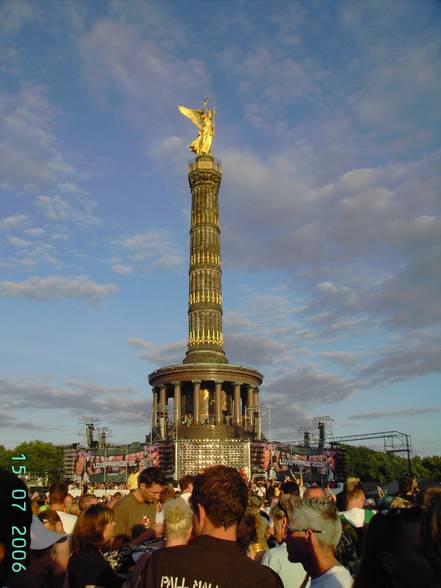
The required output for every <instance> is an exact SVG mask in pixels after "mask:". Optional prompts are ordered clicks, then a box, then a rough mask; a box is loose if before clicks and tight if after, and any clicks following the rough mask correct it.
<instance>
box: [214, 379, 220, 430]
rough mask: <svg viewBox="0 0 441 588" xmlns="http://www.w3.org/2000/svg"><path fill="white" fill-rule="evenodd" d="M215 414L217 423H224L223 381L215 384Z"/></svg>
mask: <svg viewBox="0 0 441 588" xmlns="http://www.w3.org/2000/svg"><path fill="white" fill-rule="evenodd" d="M214 414H215V424H216V425H221V424H222V382H215V384H214Z"/></svg>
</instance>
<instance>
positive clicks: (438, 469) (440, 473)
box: [421, 455, 441, 482]
mask: <svg viewBox="0 0 441 588" xmlns="http://www.w3.org/2000/svg"><path fill="white" fill-rule="evenodd" d="M421 464H422V466H423V467H424V468H425V469H426V470H427V471H428V472H429V475H428V477H429V478H431V479H432V480H434V481H435V482H441V456H440V455H432V456H431V457H429V456H428V457H423V458H422V460H421Z"/></svg>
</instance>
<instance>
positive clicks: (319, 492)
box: [303, 486, 326, 498]
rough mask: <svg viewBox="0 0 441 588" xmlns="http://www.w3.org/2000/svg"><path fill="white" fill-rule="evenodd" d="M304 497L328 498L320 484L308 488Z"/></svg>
mask: <svg viewBox="0 0 441 588" xmlns="http://www.w3.org/2000/svg"><path fill="white" fill-rule="evenodd" d="M303 498H326V493H325V491H324V489H323V488H320V487H319V486H311V488H306V490H305V492H304V493H303Z"/></svg>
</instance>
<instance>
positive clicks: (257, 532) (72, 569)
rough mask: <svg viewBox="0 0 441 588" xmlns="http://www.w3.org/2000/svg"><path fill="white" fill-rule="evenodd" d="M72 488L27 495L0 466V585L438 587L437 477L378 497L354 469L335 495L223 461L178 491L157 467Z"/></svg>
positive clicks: (440, 516) (440, 499) (440, 513)
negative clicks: (121, 484) (125, 483)
mask: <svg viewBox="0 0 441 588" xmlns="http://www.w3.org/2000/svg"><path fill="white" fill-rule="evenodd" d="M69 489H70V488H69V486H68V485H67V484H66V483H64V482H56V483H54V484H52V485H51V486H50V488H49V493H48V495H47V496H42V495H38V494H37V495H35V494H33V493H32V492H29V490H28V489H27V488H26V485H25V483H24V482H23V481H22V480H21V479H19V478H18V477H17V476H15V475H14V474H12V473H10V472H8V471H6V470H0V505H1V509H0V514H1V520H0V586H1V587H4V588H26V587H29V588H31V587H32V588H84V587H86V588H94V587H95V588H100V587H101V588H102V587H109V588H120V587H123V588H259V587H261V588H306V587H309V586H311V587H312V588H350V587H354V588H400V587H402V588H407V587H409V588H413V587H415V588H419V587H424V588H426V587H427V588H435V587H437V586H441V487H440V486H433V487H429V488H425V489H424V490H423V491H420V490H419V489H418V485H417V483H416V480H415V478H414V477H413V476H411V475H404V476H402V477H401V478H400V480H399V492H398V493H397V495H396V496H394V497H387V496H384V495H382V493H381V491H380V493H379V495H378V496H377V497H376V499H374V498H373V497H369V498H367V497H366V495H365V492H364V488H363V485H362V484H361V482H360V481H359V480H358V479H356V478H349V479H348V480H347V481H346V483H345V484H344V487H343V488H342V489H341V491H340V492H339V493H337V492H336V491H335V490H332V489H330V488H329V487H326V488H323V487H320V486H319V485H317V484H312V485H309V486H304V485H303V482H302V480H296V479H289V478H287V479H286V480H285V481H284V482H278V481H275V480H266V481H260V482H259V483H257V484H256V483H254V482H249V481H247V480H246V479H245V478H244V476H243V475H242V474H241V473H240V472H238V471H237V470H235V469H233V468H230V467H227V466H223V465H218V466H213V467H211V468H208V469H207V470H205V471H204V472H202V473H200V474H198V475H196V476H185V477H184V478H183V479H182V480H180V482H179V488H178V489H176V488H174V487H173V486H171V485H169V484H167V483H166V481H165V479H164V476H163V474H162V472H161V470H160V469H159V468H155V467H152V468H146V469H144V470H143V471H141V472H140V473H139V475H138V478H137V486H136V487H135V488H134V489H133V490H131V491H129V492H127V493H124V492H123V491H122V490H123V489H120V490H119V489H117V490H115V489H113V491H112V492H109V493H108V495H104V496H101V497H98V496H96V495H95V494H94V492H93V489H92V488H90V487H89V488H83V493H82V494H81V495H80V496H78V497H73V496H72V495H71V494H70V493H69ZM108 490H109V491H110V490H111V489H110V488H108ZM24 495H26V498H25V500H23V506H24V507H22V508H17V504H15V503H14V500H15V498H16V497H18V496H24ZM11 497H12V498H11ZM15 502H17V500H16V501H15ZM14 507H15V508H14ZM14 529H15V530H16V531H17V533H19V534H17V536H16V538H18V537H21V538H22V540H21V541H18V542H17V541H15V539H16V538H14ZM17 545H18V547H17ZM18 564H21V565H18Z"/></svg>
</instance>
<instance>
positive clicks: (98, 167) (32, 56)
mask: <svg viewBox="0 0 441 588" xmlns="http://www.w3.org/2000/svg"><path fill="white" fill-rule="evenodd" d="M440 25H441V5H440V4H439V3H438V2H431V1H429V0H425V1H423V2H410V1H401V2H394V1H392V0H391V1H384V2H380V1H377V2H370V1H363V2H361V1H360V2H354V1H350V2H349V1H348V2H344V1H343V2H337V1H332V2H328V1H326V2H320V1H311V2H292V1H291V2H271V3H268V2H259V1H256V0H253V2H247V1H241V2H233V1H223V2H221V1H210V2H209V3H207V2H202V1H201V2H199V1H189V2H185V3H184V2H179V1H175V2H166V1H162V2H147V1H144V2H137V1H126V2H118V1H115V2H111V1H109V2H104V1H101V2H81V1H75V2H74V1H70V2H63V1H59V2H43V1H39V2H26V1H19V0H16V1H12V2H9V1H3V2H2V3H1V5H0V39H1V40H0V316H1V338H0V391H1V395H0V428H1V432H0V443H3V444H5V445H6V446H13V445H15V444H17V443H18V442H20V441H23V440H31V439H35V438H40V439H44V440H48V441H53V442H66V443H70V442H75V441H77V440H78V439H79V437H78V433H79V430H80V425H79V419H80V418H81V417H82V416H84V415H88V416H89V415H93V416H98V417H101V419H102V424H103V425H106V426H108V427H110V428H111V429H112V438H111V440H112V441H114V442H130V441H134V440H142V439H143V438H144V435H145V433H147V432H148V428H149V412H150V397H151V392H150V389H149V386H148V383H147V374H148V373H149V372H151V371H153V370H154V369H156V368H157V367H160V366H163V365H167V364H170V363H174V362H180V361H182V359H183V357H184V353H185V348H186V344H185V341H186V333H187V322H186V310H187V307H186V305H187V296H188V284H187V265H188V228H189V212H190V204H191V201H190V191H189V187H188V181H187V163H188V161H189V160H190V159H191V156H192V154H191V153H190V151H189V150H188V147H187V146H188V144H189V143H190V142H191V141H192V139H193V138H194V128H193V127H192V125H191V124H190V123H189V121H188V120H187V119H185V118H184V117H182V116H181V115H180V114H179V112H178V111H177V105H178V104H184V105H186V106H188V107H190V108H196V107H199V105H200V104H201V102H202V99H203V97H204V96H206V95H208V96H210V97H211V98H212V99H214V100H215V104H216V109H217V135H216V138H215V141H214V146H213V154H214V155H215V156H216V157H217V158H219V159H220V160H221V162H222V166H223V178H222V186H221V195H220V208H221V222H222V254H223V298H224V334H225V349H226V353H227V355H228V357H229V359H230V361H231V362H233V363H239V364H245V365H249V366H251V367H255V368H257V369H259V370H260V371H262V372H263V374H264V376H265V380H264V384H263V386H262V398H263V402H264V403H265V404H266V405H268V406H270V409H271V421H272V436H273V437H274V438H278V439H279V440H293V439H298V438H299V433H298V429H299V428H301V427H303V426H305V423H307V422H309V421H310V420H311V419H312V418H313V417H317V416H323V415H329V416H330V417H331V418H332V419H334V422H333V429H334V433H335V434H337V435H350V434H356V433H367V432H371V431H385V430H391V429H392V430H399V431H403V432H406V433H409V434H411V435H412V440H413V446H414V449H415V451H416V452H418V453H420V454H435V453H438V454H440V453H441V427H440V416H441V396H440V392H441V386H440V374H439V372H440V367H441V336H440V333H441V330H440V322H441V305H440V301H439V300H440V292H441V284H440V276H441V268H440V260H441V246H440V243H441V239H440V234H441V231H440V227H441V222H440V201H441V199H440V185H441V182H440V179H441V165H440V164H441V140H440V139H441V133H440V115H441V59H440V57H441V56H440V53H441V51H440V45H441V41H440V36H439V30H440ZM264 420H265V423H264V427H265V428H267V427H268V423H267V422H266V419H264Z"/></svg>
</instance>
